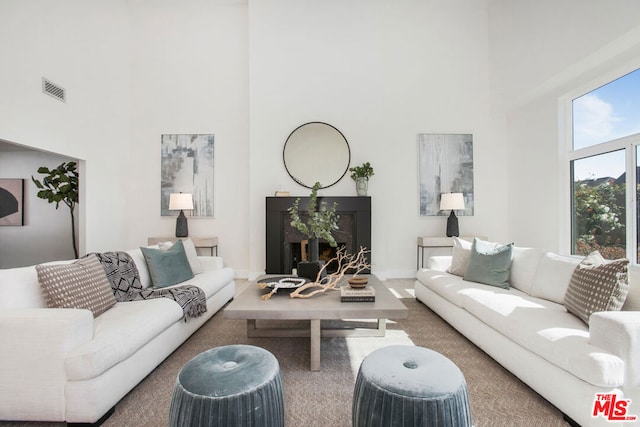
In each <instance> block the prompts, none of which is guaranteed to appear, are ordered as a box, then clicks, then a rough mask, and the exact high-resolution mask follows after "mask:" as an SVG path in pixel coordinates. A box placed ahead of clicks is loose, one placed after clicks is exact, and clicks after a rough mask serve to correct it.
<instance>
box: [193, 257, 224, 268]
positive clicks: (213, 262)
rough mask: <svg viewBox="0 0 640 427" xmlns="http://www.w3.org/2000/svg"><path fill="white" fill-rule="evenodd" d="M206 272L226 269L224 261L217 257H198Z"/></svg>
mask: <svg viewBox="0 0 640 427" xmlns="http://www.w3.org/2000/svg"><path fill="white" fill-rule="evenodd" d="M198 259H199V260H200V264H202V268H203V269H204V270H220V269H222V268H224V261H223V260H222V258H220V257H217V256H198Z"/></svg>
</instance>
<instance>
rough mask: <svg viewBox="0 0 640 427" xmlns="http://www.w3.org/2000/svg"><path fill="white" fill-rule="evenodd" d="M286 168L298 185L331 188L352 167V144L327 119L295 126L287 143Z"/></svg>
mask: <svg viewBox="0 0 640 427" xmlns="http://www.w3.org/2000/svg"><path fill="white" fill-rule="evenodd" d="M282 157H283V160H284V167H285V168H286V169H287V173H288V174H289V176H290V177H291V178H292V179H293V180H294V181H295V182H297V183H298V184H300V185H302V186H304V187H307V188H312V187H313V185H314V184H315V183H316V182H319V183H320V184H321V187H320V188H327V187H331V186H332V185H334V184H336V183H337V182H338V181H340V180H341V179H342V178H343V177H344V175H345V174H346V173H347V171H348V170H349V163H350V162H351V150H350V149H349V143H348V142H347V139H346V138H345V137H344V135H343V134H342V132H340V131H339V130H338V129H336V128H335V127H333V126H331V125H330V124H328V123H324V122H309V123H305V124H303V125H301V126H298V127H297V128H296V129H294V131H293V132H291V134H290V135H289V137H288V138H287V141H286V142H285V143H284V149H283V152H282Z"/></svg>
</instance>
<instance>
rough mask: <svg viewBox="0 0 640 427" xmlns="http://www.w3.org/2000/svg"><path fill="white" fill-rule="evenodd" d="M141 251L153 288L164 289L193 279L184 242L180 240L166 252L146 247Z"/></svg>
mask: <svg viewBox="0 0 640 427" xmlns="http://www.w3.org/2000/svg"><path fill="white" fill-rule="evenodd" d="M140 250H141V251H142V255H144V259H145V261H146V262H147V267H148V268H149V275H150V276H151V283H152V284H153V287H155V288H164V287H166V286H171V285H175V284H178V283H182V282H184V281H185V280H189V279H191V278H192V277H193V272H192V271H191V267H190V266H189V260H188V259H187V255H186V253H185V251H184V246H183V243H182V240H178V241H177V242H176V243H175V244H174V245H173V246H171V248H169V249H167V250H166V251H163V250H162V249H151V248H145V247H142V248H140Z"/></svg>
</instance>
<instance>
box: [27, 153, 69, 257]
mask: <svg viewBox="0 0 640 427" xmlns="http://www.w3.org/2000/svg"><path fill="white" fill-rule="evenodd" d="M76 166H77V165H76V162H67V163H62V164H60V165H59V166H58V167H57V168H54V169H49V168H47V167H45V166H41V167H39V168H38V173H41V174H46V176H45V177H44V178H42V182H41V181H40V180H38V179H35V178H34V177H33V175H32V176H31V179H32V180H33V182H34V184H35V185H36V187H38V190H39V191H38V194H37V196H38V197H39V198H41V199H45V200H47V201H48V202H49V203H55V204H56V209H58V207H59V206H60V202H63V203H64V204H65V205H67V206H68V207H69V211H70V212H71V239H72V241H73V253H74V255H75V257H76V258H78V246H77V244H76V227H75V223H76V220H75V207H76V204H77V203H78V172H77V171H76Z"/></svg>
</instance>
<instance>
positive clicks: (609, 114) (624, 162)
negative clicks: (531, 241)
mask: <svg viewBox="0 0 640 427" xmlns="http://www.w3.org/2000/svg"><path fill="white" fill-rule="evenodd" d="M572 114H573V120H572V122H573V149H572V150H571V152H570V153H569V161H570V170H571V242H572V253H574V254H580V255H586V254H588V253H590V252H592V251H594V250H599V251H600V253H601V254H602V255H603V256H604V257H605V258H608V259H616V258H624V257H628V258H629V259H631V260H632V262H636V263H637V262H638V241H639V240H640V239H638V230H640V221H639V220H640V218H639V216H638V206H637V204H636V203H637V200H638V197H637V192H638V189H639V188H640V181H638V175H640V174H638V173H637V172H638V168H640V69H638V70H636V71H634V72H632V73H629V74H627V75H625V76H622V77H620V78H619V79H617V80H614V81H612V82H610V83H608V84H606V85H604V86H601V87H599V88H597V89H595V90H593V91H591V92H589V93H586V94H584V95H582V96H580V97H578V98H576V99H574V100H573V102H572Z"/></svg>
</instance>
